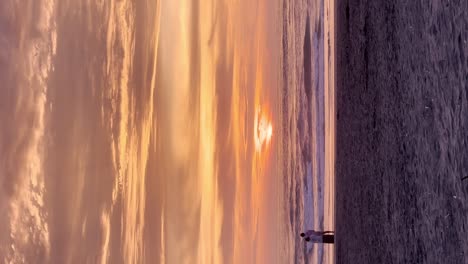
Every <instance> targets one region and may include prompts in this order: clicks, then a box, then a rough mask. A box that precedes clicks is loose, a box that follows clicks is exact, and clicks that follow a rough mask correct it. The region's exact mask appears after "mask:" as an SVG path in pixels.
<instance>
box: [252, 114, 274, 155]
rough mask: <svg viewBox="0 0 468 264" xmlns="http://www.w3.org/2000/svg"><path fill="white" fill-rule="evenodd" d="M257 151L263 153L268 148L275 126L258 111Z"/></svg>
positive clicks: (256, 127)
mask: <svg viewBox="0 0 468 264" xmlns="http://www.w3.org/2000/svg"><path fill="white" fill-rule="evenodd" d="M254 131H255V133H254V134H255V150H256V151H257V152H261V151H262V149H264V148H265V147H266V146H268V145H269V144H270V141H271V137H272V136H273V125H272V124H271V121H270V120H268V117H267V116H266V115H265V114H263V113H262V112H261V111H260V110H258V111H257V112H256V114H255V124H254Z"/></svg>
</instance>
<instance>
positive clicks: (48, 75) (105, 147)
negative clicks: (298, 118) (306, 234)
mask: <svg viewBox="0 0 468 264" xmlns="http://www.w3.org/2000/svg"><path fill="white" fill-rule="evenodd" d="M278 16H279V3H277V2H272V1H266V0H258V1H247V0H240V1H189V0H181V1H170V0H162V1H160V2H158V1H156V0H138V1H127V0H123V1H122V0H121V1H117V0H115V1H73V0H69V1H58V0H57V1H54V0H38V1H34V0H27V1H22V2H21V3H19V2H17V1H13V0H7V1H2V2H1V3H0V35H1V37H0V79H1V80H2V82H3V83H4V84H3V85H2V86H1V88H0V121H1V123H2V128H1V130H0V162H1V163H0V164H1V167H0V184H1V185H0V188H1V189H0V213H1V215H0V221H1V222H2V223H5V224H4V225H2V227H1V228H0V256H1V259H2V261H1V262H9V261H12V262H20V261H25V262H28V263H42V262H52V263H122V262H123V263H143V262H146V263H155V261H156V262H157V263H275V262H276V261H278V258H277V254H278V250H277V248H278V238H279V236H280V234H279V233H278V225H279V223H278V219H279V212H278V203H279V201H278V193H277V192H278V189H279V187H278V177H279V175H277V173H276V170H275V168H276V164H275V162H274V161H275V155H276V151H275V150H276V146H277V145H276V144H277V142H278V141H277V137H276V132H277V130H276V129H277V127H276V124H277V122H278V114H277V112H276V108H275V107H276V105H277V104H278V103H279V99H278V89H279V77H278V76H279V73H278V71H279V56H280V55H279V51H278V50H279V45H280V36H279V33H278V32H279V28H278V25H279V22H278V21H279V20H278Z"/></svg>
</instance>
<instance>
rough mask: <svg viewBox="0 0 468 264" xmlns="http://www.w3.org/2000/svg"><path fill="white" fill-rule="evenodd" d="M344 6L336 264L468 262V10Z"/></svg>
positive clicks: (428, 0) (440, 5)
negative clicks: (462, 180) (464, 178)
mask: <svg viewBox="0 0 468 264" xmlns="http://www.w3.org/2000/svg"><path fill="white" fill-rule="evenodd" d="M336 4H337V5H336V8H337V10H336V18H337V20H336V26H337V32H336V35H337V39H336V55H337V61H336V63H337V64H336V69H337V80H336V81H337V83H336V84H337V142H336V143H337V154H336V155H337V157H336V158H337V160H336V165H337V167H336V192H337V196H336V235H337V244H336V260H337V263H468V232H467V227H468V203H467V198H468V180H465V181H464V182H461V180H460V179H461V178H462V177H463V176H466V175H468V146H467V141H468V100H467V99H468V66H467V63H468V61H467V54H468V44H467V42H468V1H456V0H451V1H442V0H441V1H435V0H421V1H408V0H397V1H379V0H375V1H372V0H368V1H347V0H337V3H336Z"/></svg>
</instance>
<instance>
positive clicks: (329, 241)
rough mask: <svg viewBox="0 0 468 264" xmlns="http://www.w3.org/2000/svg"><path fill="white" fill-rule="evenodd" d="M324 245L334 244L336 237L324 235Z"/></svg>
mask: <svg viewBox="0 0 468 264" xmlns="http://www.w3.org/2000/svg"><path fill="white" fill-rule="evenodd" d="M323 243H325V244H334V243H335V235H323Z"/></svg>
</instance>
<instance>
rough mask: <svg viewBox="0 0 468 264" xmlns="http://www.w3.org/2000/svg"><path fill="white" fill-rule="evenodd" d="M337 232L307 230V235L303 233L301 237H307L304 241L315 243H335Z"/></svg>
mask: <svg viewBox="0 0 468 264" xmlns="http://www.w3.org/2000/svg"><path fill="white" fill-rule="evenodd" d="M334 233H335V232H333V231H315V230H307V231H306V232H305V233H301V237H305V238H304V240H305V241H307V242H313V243H326V244H333V243H335V234H334Z"/></svg>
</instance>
